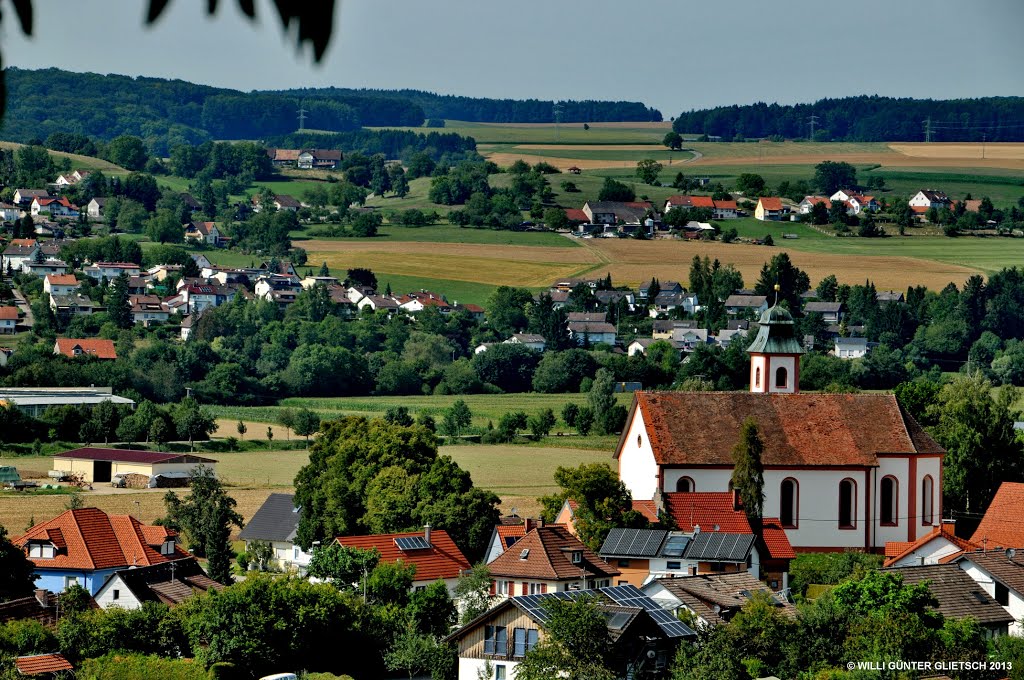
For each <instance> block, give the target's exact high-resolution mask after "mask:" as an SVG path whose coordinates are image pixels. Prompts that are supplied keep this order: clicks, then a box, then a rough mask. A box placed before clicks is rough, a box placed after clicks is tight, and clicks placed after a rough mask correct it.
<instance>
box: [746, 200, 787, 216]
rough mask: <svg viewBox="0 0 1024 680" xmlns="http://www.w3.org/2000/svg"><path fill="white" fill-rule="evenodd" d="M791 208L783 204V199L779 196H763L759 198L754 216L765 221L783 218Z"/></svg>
mask: <svg viewBox="0 0 1024 680" xmlns="http://www.w3.org/2000/svg"><path fill="white" fill-rule="evenodd" d="M788 212H789V208H787V207H786V206H784V205H783V204H782V199H781V198H779V197H777V196H762V197H761V198H759V199H757V207H756V208H754V218H755V219H758V220H761V221H762V222H764V221H778V220H781V219H782V218H783V217H784V216H785V215H786V213H788Z"/></svg>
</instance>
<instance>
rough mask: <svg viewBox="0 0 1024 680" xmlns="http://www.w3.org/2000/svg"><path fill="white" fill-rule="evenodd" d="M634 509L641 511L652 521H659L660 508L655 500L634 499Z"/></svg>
mask: <svg viewBox="0 0 1024 680" xmlns="http://www.w3.org/2000/svg"><path fill="white" fill-rule="evenodd" d="M633 509H634V510H636V511H637V512H639V513H640V514H641V515H643V516H644V517H646V518H647V520H648V521H650V522H657V521H658V508H657V507H655V505H654V501H638V500H634V501H633Z"/></svg>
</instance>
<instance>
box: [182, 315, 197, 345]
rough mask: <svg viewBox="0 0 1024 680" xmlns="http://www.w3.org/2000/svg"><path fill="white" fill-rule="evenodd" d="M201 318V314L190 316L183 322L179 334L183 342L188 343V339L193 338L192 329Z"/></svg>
mask: <svg viewBox="0 0 1024 680" xmlns="http://www.w3.org/2000/svg"><path fill="white" fill-rule="evenodd" d="M199 316H200V315H199V313H196V314H188V315H186V316H185V317H184V318H183V319H182V320H181V327H180V328H179V330H178V333H179V334H180V336H181V341H182V342H187V341H188V339H189V338H190V337H192V327H193V326H194V325H195V323H196V322H197V321H198V320H199Z"/></svg>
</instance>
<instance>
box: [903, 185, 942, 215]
mask: <svg viewBox="0 0 1024 680" xmlns="http://www.w3.org/2000/svg"><path fill="white" fill-rule="evenodd" d="M907 203H908V204H909V205H910V207H911V209H914V211H915V212H927V211H928V210H929V209H931V208H935V209H936V210H942V209H943V208H950V207H951V206H952V205H953V201H952V200H951V199H950V198H949V196H947V195H946V194H945V192H942V191H936V190H935V189H921V190H920V191H918V192H917V193H916V194H914V195H913V196H912V197H911V198H910V200H909V201H907Z"/></svg>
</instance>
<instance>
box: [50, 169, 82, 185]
mask: <svg viewBox="0 0 1024 680" xmlns="http://www.w3.org/2000/svg"><path fill="white" fill-rule="evenodd" d="M90 174H91V173H90V172H89V171H88V170H75V171H74V172H69V173H67V174H65V175H58V176H57V181H56V182H54V184H56V185H57V186H58V187H59V188H63V187H70V186H74V185H75V184H78V183H79V182H81V181H82V180H83V179H85V178H86V177H88V176H89V175H90Z"/></svg>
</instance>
